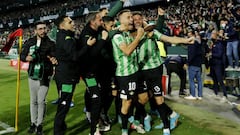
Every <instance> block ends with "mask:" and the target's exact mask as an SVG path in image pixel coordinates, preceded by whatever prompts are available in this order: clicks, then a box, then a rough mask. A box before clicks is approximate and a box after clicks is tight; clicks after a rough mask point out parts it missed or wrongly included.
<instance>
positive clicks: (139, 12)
mask: <svg viewBox="0 0 240 135" xmlns="http://www.w3.org/2000/svg"><path fill="white" fill-rule="evenodd" d="M132 15H133V16H134V15H140V16H143V14H142V12H141V11H133V12H132Z"/></svg>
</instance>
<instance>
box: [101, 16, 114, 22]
mask: <svg viewBox="0 0 240 135" xmlns="http://www.w3.org/2000/svg"><path fill="white" fill-rule="evenodd" d="M102 20H103V22H111V21H114V18H113V17H111V16H104V17H102Z"/></svg>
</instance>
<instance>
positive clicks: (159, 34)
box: [153, 30, 162, 40]
mask: <svg viewBox="0 0 240 135" xmlns="http://www.w3.org/2000/svg"><path fill="white" fill-rule="evenodd" d="M153 34H154V35H153V38H154V39H156V40H160V38H161V36H162V33H160V32H159V31H158V30H153Z"/></svg>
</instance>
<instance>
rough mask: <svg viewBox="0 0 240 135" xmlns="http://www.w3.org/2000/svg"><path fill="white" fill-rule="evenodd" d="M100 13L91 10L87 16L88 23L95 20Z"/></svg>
mask: <svg viewBox="0 0 240 135" xmlns="http://www.w3.org/2000/svg"><path fill="white" fill-rule="evenodd" d="M98 13H99V11H92V12H89V13H88V14H87V16H86V24H88V23H90V21H93V20H95V19H96V16H97V14H98Z"/></svg>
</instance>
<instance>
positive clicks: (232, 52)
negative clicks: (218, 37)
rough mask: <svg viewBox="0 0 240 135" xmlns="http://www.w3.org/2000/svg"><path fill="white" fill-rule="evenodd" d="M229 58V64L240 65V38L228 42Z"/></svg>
mask: <svg viewBox="0 0 240 135" xmlns="http://www.w3.org/2000/svg"><path fill="white" fill-rule="evenodd" d="M233 57H234V60H235V64H234V65H233ZM227 58H228V63H229V64H228V65H229V66H231V67H238V66H239V62H238V61H239V56H238V40H235V41H231V42H227Z"/></svg>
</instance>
